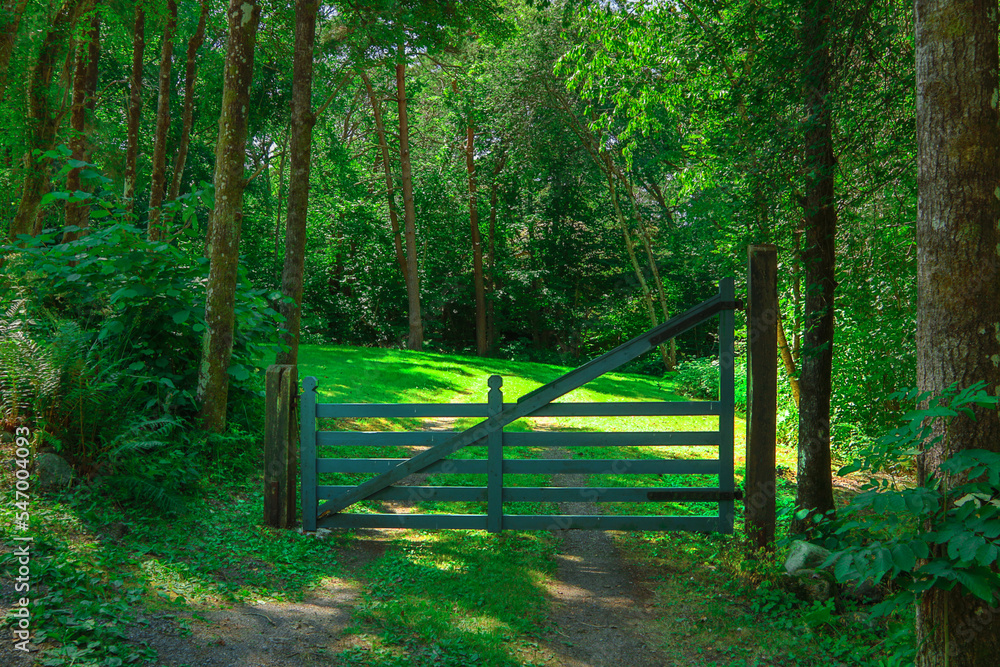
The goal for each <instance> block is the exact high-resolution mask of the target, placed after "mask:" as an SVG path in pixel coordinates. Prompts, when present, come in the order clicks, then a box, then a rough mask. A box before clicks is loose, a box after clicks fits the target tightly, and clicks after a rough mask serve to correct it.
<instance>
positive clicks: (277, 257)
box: [274, 120, 292, 280]
mask: <svg viewBox="0 0 1000 667" xmlns="http://www.w3.org/2000/svg"><path fill="white" fill-rule="evenodd" d="M291 131H292V122H291V120H289V121H288V125H286V126H285V136H284V138H283V139H282V140H281V161H280V162H278V205H277V206H275V207H274V208H275V219H274V273H275V275H276V276H277V277H278V280H281V271H282V269H283V260H284V253H282V248H281V238H282V236H281V213H282V211H283V207H282V205H281V202H283V201H284V199H285V190H284V188H285V163H286V162H288V135H289V133H290V132H291Z"/></svg>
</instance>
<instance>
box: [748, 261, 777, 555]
mask: <svg viewBox="0 0 1000 667" xmlns="http://www.w3.org/2000/svg"><path fill="white" fill-rule="evenodd" d="M747 254H748V267H747V302H748V303H747V453H746V458H747V474H746V480H745V486H746V490H745V500H744V508H745V511H746V532H747V536H748V537H749V538H750V542H751V544H753V545H754V547H755V548H758V549H760V548H762V547H763V548H768V549H773V548H774V525H775V492H776V490H777V487H776V483H775V470H774V449H775V439H776V429H777V423H776V421H775V412H776V410H777V391H778V375H777V371H778V317H779V316H780V314H779V312H778V287H777V275H778V249H777V247H776V246H774V245H771V244H762V245H752V246H750V247H749V248H748V253H747Z"/></svg>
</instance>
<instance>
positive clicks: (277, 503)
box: [264, 365, 299, 528]
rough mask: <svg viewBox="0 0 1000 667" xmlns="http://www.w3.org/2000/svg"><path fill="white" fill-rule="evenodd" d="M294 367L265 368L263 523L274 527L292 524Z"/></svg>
mask: <svg viewBox="0 0 1000 667" xmlns="http://www.w3.org/2000/svg"><path fill="white" fill-rule="evenodd" d="M298 384H299V383H298V373H297V370H296V367H295V366H278V365H273V366H270V367H268V369H267V375H266V376H265V388H266V392H265V399H264V523H265V524H267V525H268V526H272V527H274V528H291V527H292V526H293V525H294V524H295V479H296V474H295V473H296V468H297V467H298V465H297V464H298V460H297V459H298V457H297V455H298V451H299V450H298V438H297V437H296V436H297V435H298V423H297V421H298V420H297V419H296V407H297V406H296V397H297V394H298Z"/></svg>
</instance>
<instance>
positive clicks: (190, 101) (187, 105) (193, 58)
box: [163, 0, 210, 229]
mask: <svg viewBox="0 0 1000 667" xmlns="http://www.w3.org/2000/svg"><path fill="white" fill-rule="evenodd" d="M209 7H210V3H209V0H202V2H201V14H200V15H199V17H198V27H197V28H195V31H194V34H193V35H191V39H189V40H188V45H187V58H186V60H185V63H184V111H183V112H182V116H181V139H180V143H179V144H178V145H177V155H176V157H175V158H174V171H173V174H172V175H171V177H170V189H169V191H168V192H167V201H174V200H175V199H177V197H178V196H179V195H180V193H181V181H183V180H184V165H185V164H186V163H187V155H188V150H189V148H190V146H191V128H192V127H193V126H194V84H195V76H196V74H197V72H198V49H200V48H201V45H202V44H203V43H204V42H205V23H206V21H207V19H208V10H209ZM171 217H172V214H171V213H167V214H166V215H165V218H164V221H163V226H164V228H168V229H169V227H170V218H171Z"/></svg>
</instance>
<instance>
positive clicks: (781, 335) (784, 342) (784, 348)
mask: <svg viewBox="0 0 1000 667" xmlns="http://www.w3.org/2000/svg"><path fill="white" fill-rule="evenodd" d="M778 352H779V353H780V354H781V361H782V362H783V363H784V365H785V375H786V376H787V377H788V384H789V386H790V387H791V388H792V400H793V401H794V402H795V407H796V409H797V408H798V407H799V396H800V392H799V379H798V378H797V377H796V376H795V374H796V373H797V372H798V371H797V370H796V368H795V360H794V359H792V352H791V350H790V349H789V348H788V339H787V338H785V327H784V326H782V324H781V318H780V317H779V318H778Z"/></svg>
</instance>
